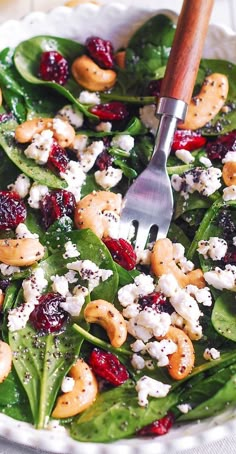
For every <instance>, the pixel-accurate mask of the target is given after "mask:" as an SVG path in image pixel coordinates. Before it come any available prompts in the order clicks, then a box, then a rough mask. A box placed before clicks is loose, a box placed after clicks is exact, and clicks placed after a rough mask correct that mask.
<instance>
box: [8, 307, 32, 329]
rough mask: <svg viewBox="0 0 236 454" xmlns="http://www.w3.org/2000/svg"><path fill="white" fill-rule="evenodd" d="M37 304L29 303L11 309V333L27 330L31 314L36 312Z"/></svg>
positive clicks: (9, 320)
mask: <svg viewBox="0 0 236 454" xmlns="http://www.w3.org/2000/svg"><path fill="white" fill-rule="evenodd" d="M34 306H35V303H34V302H28V303H25V304H21V306H19V307H16V308H15V309H11V310H10V311H9V312H8V323H7V326H8V329H9V331H11V332H13V331H18V330H20V329H23V328H25V326H26V323H27V322H28V320H29V316H30V314H31V312H32V311H33V310H34Z"/></svg>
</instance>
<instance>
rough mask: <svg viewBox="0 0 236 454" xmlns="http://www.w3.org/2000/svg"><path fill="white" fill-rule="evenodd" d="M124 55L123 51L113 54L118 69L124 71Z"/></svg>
mask: <svg viewBox="0 0 236 454" xmlns="http://www.w3.org/2000/svg"><path fill="white" fill-rule="evenodd" d="M125 55H126V52H125V50H120V51H119V52H116V54H115V62H116V64H117V66H119V68H121V69H125Z"/></svg>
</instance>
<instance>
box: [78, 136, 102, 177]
mask: <svg viewBox="0 0 236 454" xmlns="http://www.w3.org/2000/svg"><path fill="white" fill-rule="evenodd" d="M103 150H104V143H103V141H102V140H96V141H94V142H92V143H91V144H90V145H89V146H88V147H87V148H85V149H84V150H83V151H80V152H79V151H78V152H77V158H78V160H79V163H80V165H81V167H82V169H83V172H85V173H87V172H88V171H89V170H91V169H92V167H93V166H94V164H95V161H96V159H97V157H98V156H99V155H100V154H101V153H102V152H103Z"/></svg>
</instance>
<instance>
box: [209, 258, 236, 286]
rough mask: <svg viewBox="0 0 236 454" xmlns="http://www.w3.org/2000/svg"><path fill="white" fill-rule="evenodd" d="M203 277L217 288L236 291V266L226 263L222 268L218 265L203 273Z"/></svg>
mask: <svg viewBox="0 0 236 454" xmlns="http://www.w3.org/2000/svg"><path fill="white" fill-rule="evenodd" d="M204 279H205V280H206V282H207V283H208V284H209V285H212V286H213V287H215V288H216V289H218V290H224V289H225V290H231V291H232V292H236V266H235V265H229V264H228V265H226V267H225V269H224V270H222V269H221V268H219V267H218V266H217V267H216V268H215V269H214V270H211V271H207V272H206V273H204Z"/></svg>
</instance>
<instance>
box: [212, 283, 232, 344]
mask: <svg viewBox="0 0 236 454" xmlns="http://www.w3.org/2000/svg"><path fill="white" fill-rule="evenodd" d="M211 320H212V323H213V326H214V328H215V329H216V331H217V332H218V333H219V334H221V335H222V336H224V337H226V338H227V339H230V340H232V341H234V342H236V294H235V293H233V292H223V293H222V294H221V295H220V296H219V297H218V298H217V299H216V301H215V304H214V308H213V311H212V318H211Z"/></svg>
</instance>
